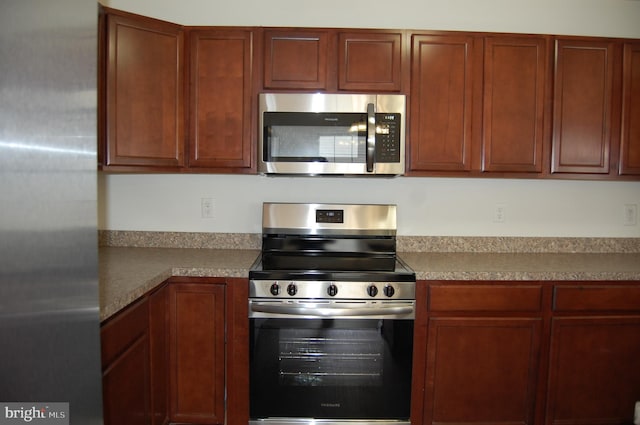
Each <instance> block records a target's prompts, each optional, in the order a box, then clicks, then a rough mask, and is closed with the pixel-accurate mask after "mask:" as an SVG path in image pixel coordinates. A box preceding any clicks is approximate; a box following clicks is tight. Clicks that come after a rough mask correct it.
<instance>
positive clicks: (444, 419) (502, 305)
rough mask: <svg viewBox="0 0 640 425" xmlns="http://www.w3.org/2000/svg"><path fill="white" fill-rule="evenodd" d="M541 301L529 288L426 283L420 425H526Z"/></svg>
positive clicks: (535, 287) (536, 288)
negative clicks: (426, 303)
mask: <svg viewBox="0 0 640 425" xmlns="http://www.w3.org/2000/svg"><path fill="white" fill-rule="evenodd" d="M543 297H544V291H543V288H542V286H541V285H539V284H532V283H527V284H519V283H516V282H504V283H486V284H485V283H474V284H458V283H456V284H449V283H431V284H429V295H428V300H429V301H428V310H429V319H428V336H427V341H428V344H427V349H426V365H425V370H426V378H425V391H424V402H423V403H424V418H423V421H422V423H424V424H436V423H438V424H446V423H451V424H454V423H485V424H486V423H522V424H533V423H534V421H535V417H536V402H535V401H536V394H537V391H538V388H539V382H538V370H539V367H540V363H541V361H540V360H541V354H542V346H543V344H542V336H543V331H544V329H545V325H544V319H543V317H542V306H543Z"/></svg>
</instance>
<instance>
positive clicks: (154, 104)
mask: <svg viewBox="0 0 640 425" xmlns="http://www.w3.org/2000/svg"><path fill="white" fill-rule="evenodd" d="M101 22H103V24H104V25H105V26H106V30H104V31H101V33H103V34H104V37H105V38H106V40H105V41H104V43H105V46H104V49H105V50H104V52H105V53H104V61H105V62H106V63H105V64H102V66H104V67H105V68H106V71H105V77H104V78H105V87H104V91H105V93H104V95H103V96H104V101H105V106H104V113H105V115H106V117H105V124H104V127H105V131H106V135H104V136H102V140H103V141H104V144H105V146H104V150H105V154H104V160H103V162H104V164H103V165H104V166H109V167H114V169H117V167H119V166H128V167H136V166H144V167H164V168H167V167H169V168H177V167H181V166H183V165H184V143H185V134H184V122H185V119H184V75H185V74H184V66H183V55H184V53H183V49H184V32H183V30H182V27H181V26H179V25H175V24H172V23H169V22H164V21H159V20H156V19H150V18H146V17H143V16H139V15H133V14H129V13H120V12H117V11H109V12H108V13H106V15H105V17H104V20H103V21H101Z"/></svg>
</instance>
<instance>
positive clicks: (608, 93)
mask: <svg viewBox="0 0 640 425" xmlns="http://www.w3.org/2000/svg"><path fill="white" fill-rule="evenodd" d="M613 65H614V43H613V42H609V41H602V40H593V41H585V40H572V39H558V40H556V64H555V75H554V104H553V154H552V164H551V172H552V173H600V174H608V173H609V166H610V164H609V159H610V155H611V147H612V145H611V143H612V141H611V132H612V124H613V122H614V121H613V117H612V114H613V88H614V67H613Z"/></svg>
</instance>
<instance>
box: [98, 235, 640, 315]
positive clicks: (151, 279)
mask: <svg viewBox="0 0 640 425" xmlns="http://www.w3.org/2000/svg"><path fill="white" fill-rule="evenodd" d="M258 254H259V250H256V249H210V248H129V247H112V246H110V247H102V248H100V317H101V320H105V319H107V318H109V317H110V316H112V315H113V314H115V313H116V312H118V311H119V310H121V309H122V308H123V307H125V306H127V305H128V304H130V303H131V302H133V301H135V300H136V299H137V298H139V297H140V296H142V295H143V294H145V293H146V292H148V291H150V290H151V289H153V288H154V287H156V286H157V285H159V284H160V283H162V282H164V281H165V280H166V279H168V278H169V277H171V276H201V277H246V276H247V275H248V270H249V267H250V266H251V264H252V263H253V261H254V260H255V259H256V257H257V256H258ZM399 255H400V257H401V258H402V259H403V260H404V261H405V262H406V263H407V264H408V265H409V266H410V267H411V268H412V269H413V270H415V272H416V277H417V279H419V280H422V279H424V280H546V281H553V280H559V281H562V280H638V281H640V253H486V252H481V253H477V252H400V253H399Z"/></svg>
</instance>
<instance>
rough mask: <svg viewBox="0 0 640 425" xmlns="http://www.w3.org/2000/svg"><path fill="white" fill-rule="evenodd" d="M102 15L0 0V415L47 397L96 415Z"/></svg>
mask: <svg viewBox="0 0 640 425" xmlns="http://www.w3.org/2000/svg"><path fill="white" fill-rule="evenodd" d="M97 16H98V13H97V2H96V1H92V0H2V1H0V403H2V404H3V406H4V405H5V404H7V403H13V404H11V406H13V407H12V408H11V409H9V408H6V409H5V408H0V423H5V422H2V420H1V419H2V415H3V414H11V415H14V414H15V415H19V414H20V411H19V410H12V409H14V407H15V406H20V405H22V406H23V409H25V410H23V413H22V414H23V415H24V414H26V413H25V412H26V409H30V408H31V407H32V406H36V407H38V406H41V405H42V404H46V403H61V404H65V403H68V412H66V414H67V415H68V416H67V417H66V419H67V422H68V423H72V424H77V425H90V424H101V423H102V407H101V406H102V401H101V400H102V397H101V371H100V340H99V304H98V271H97V269H98V248H97V217H96V215H97V183H96V180H97V176H96V150H97V148H96V145H97V143H96V135H97V130H96V122H97V116H96V104H97V89H96V87H97V77H96V70H97ZM38 408H39V407H38ZM47 408H48V407H47ZM42 411H43V412H44V411H45V408H44V407H43V408H42ZM5 412H8V413H5ZM36 413H38V414H41V413H40V410H39V411H37V412H36ZM46 413H56V414H58V413H62V414H63V415H64V413H65V412H51V411H50V412H46ZM41 422H43V421H41ZM32 423H39V422H38V421H35V420H34V421H33V422H32ZM46 423H50V422H46Z"/></svg>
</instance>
